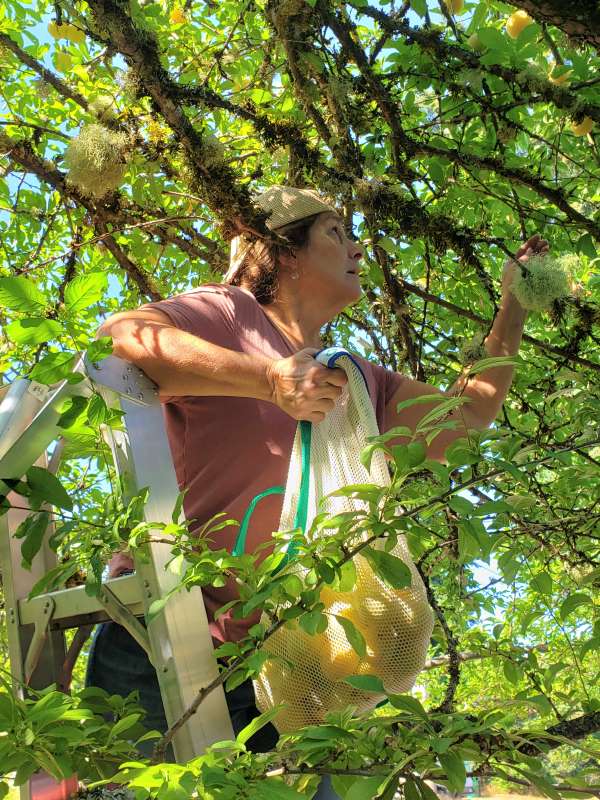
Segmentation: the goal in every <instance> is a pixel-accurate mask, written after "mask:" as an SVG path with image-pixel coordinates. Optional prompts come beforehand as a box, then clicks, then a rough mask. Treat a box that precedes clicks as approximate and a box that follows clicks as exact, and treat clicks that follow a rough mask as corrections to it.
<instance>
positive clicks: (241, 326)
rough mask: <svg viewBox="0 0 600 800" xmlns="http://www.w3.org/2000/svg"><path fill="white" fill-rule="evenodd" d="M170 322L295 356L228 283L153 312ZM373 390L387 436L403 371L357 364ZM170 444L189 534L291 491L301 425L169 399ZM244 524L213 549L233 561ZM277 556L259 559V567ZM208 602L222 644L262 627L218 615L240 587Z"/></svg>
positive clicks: (234, 407)
mask: <svg viewBox="0 0 600 800" xmlns="http://www.w3.org/2000/svg"><path fill="white" fill-rule="evenodd" d="M143 308H156V309H158V310H159V311H162V312H163V313H164V314H166V315H167V316H168V317H169V319H170V320H171V322H172V323H173V325H174V326H175V327H177V328H179V329H181V330H183V331H187V332H188V333H191V334H194V335H195V336H198V337H200V338H201V339H205V340H206V341H208V342H212V343H214V344H216V345H220V346H221V347H226V348H228V349H229V350H235V351H237V352H242V353H246V354H248V355H253V354H256V355H261V356H267V357H268V358H272V359H279V358H287V357H288V356H291V355H293V354H294V353H295V352H297V348H296V347H294V346H293V345H292V344H291V343H290V342H289V341H288V340H287V339H286V338H285V336H284V335H283V334H282V333H281V332H280V331H279V329H278V328H276V327H275V325H274V324H273V322H271V320H270V318H269V317H268V315H267V314H265V312H264V311H263V309H262V307H261V305H260V303H258V302H257V300H256V299H255V298H254V295H253V294H252V293H251V292H249V291H248V290H246V289H241V288H238V287H235V286H229V285H226V284H206V285H204V286H200V287H199V288H198V289H194V290H193V291H190V292H186V293H185V294H181V295H178V296H176V297H171V298H169V299H167V300H161V301H159V302H157V303H148V304H147V305H145V306H143ZM357 358H358V360H359V362H360V364H361V366H362V368H363V371H364V373H365V377H366V379H367V384H368V388H369V394H370V397H371V399H372V401H373V406H374V408H375V413H376V416H377V422H378V424H379V428H380V430H382V431H383V430H385V408H386V405H387V403H388V402H389V400H390V399H391V398H392V396H393V395H394V393H395V392H396V390H397V389H398V387H399V386H400V385H401V384H402V382H403V381H404V380H406V379H405V378H404V377H403V376H402V375H399V374H398V373H396V372H392V371H390V370H386V369H384V368H383V367H381V366H379V365H377V364H372V363H371V362H370V361H367V360H366V359H364V358H360V357H357ZM163 409H164V415H165V422H166V429H167V435H168V438H169V444H170V447H171V453H172V456H173V463H174V466H175V472H176V475H177V481H178V483H179V487H180V489H183V488H184V487H185V488H187V490H188V491H187V493H186V495H185V500H184V512H185V516H186V519H188V520H196V521H195V522H194V523H193V524H192V525H191V526H190V530H192V531H193V530H194V529H196V528H198V527H199V526H200V525H202V524H203V523H205V522H206V521H207V520H209V519H211V517H213V516H214V515H215V514H217V513H219V512H225V514H226V517H225V518H231V519H235V520H238V521H240V520H241V519H242V518H243V516H244V514H245V512H246V509H247V508H248V505H249V504H250V502H251V500H252V499H253V498H254V497H255V496H256V495H258V494H259V493H260V492H263V491H264V490H265V489H268V488H270V487H272V486H285V483H286V479H287V471H288V463H289V458H290V454H291V451H292V444H293V440H294V434H295V432H296V426H297V424H298V423H297V421H296V420H294V419H292V417H290V416H288V415H287V414H286V413H285V412H284V411H282V410H281V409H280V408H279V407H278V406H276V405H274V404H273V403H269V402H267V401H264V400H255V399H253V398H249V397H188V396H186V397H171V398H167V399H166V400H165V401H164V406H163ZM282 504H283V496H282V495H278V494H276V495H270V496H267V497H265V498H264V499H262V500H261V501H260V502H259V503H258V504H257V506H256V509H255V511H254V513H253V515H252V517H251V521H250V526H249V528H248V534H247V539H246V552H249V553H251V552H253V551H254V549H255V548H256V547H257V546H258V545H259V544H261V543H263V542H265V541H267V540H269V539H270V538H271V534H272V532H273V531H276V530H278V528H279V518H280V514H281V508H282ZM238 531H239V525H235V526H227V527H224V528H222V529H221V530H219V531H217V532H216V533H214V534H213V535H212V537H211V538H212V539H213V541H212V542H210V543H209V544H210V547H212V548H213V549H221V548H226V549H227V550H228V551H230V552H231V550H233V547H234V544H235V540H236V537H237V534H238ZM268 552H270V548H269V549H267V550H265V551H262V552H261V556H260V558H261V560H262V559H263V558H265V557H266V556H267V555H268ZM202 592H203V596H204V603H205V606H206V611H207V614H208V619H209V624H210V630H211V633H212V636H213V639H214V640H216V643H219V642H224V641H237V640H238V639H241V638H242V637H243V636H245V635H246V634H247V630H248V628H249V627H250V626H251V625H253V624H255V623H256V622H258V620H259V619H260V616H261V612H260V609H259V610H257V611H256V612H255V613H253V614H252V615H251V616H249V617H246V618H244V619H243V620H239V619H232V618H231V615H230V613H229V612H225V613H224V614H223V615H222V616H220V617H219V618H218V619H217V620H215V619H214V613H215V611H216V610H217V609H218V608H220V607H221V606H223V605H225V603H227V602H229V601H230V600H233V599H235V598H236V597H237V596H238V594H237V590H236V587H235V583H234V581H233V579H230V580H229V581H228V583H227V584H226V585H225V586H222V587H218V588H215V587H212V586H208V587H204V588H203V590H202Z"/></svg>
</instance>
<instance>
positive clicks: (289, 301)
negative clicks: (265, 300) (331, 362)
mask: <svg viewBox="0 0 600 800" xmlns="http://www.w3.org/2000/svg"><path fill="white" fill-rule="evenodd" d="M294 288H295V287H294ZM263 311H264V312H265V313H266V314H267V316H268V317H269V319H270V320H271V321H272V322H273V324H274V325H275V326H276V327H277V328H279V330H280V331H281V332H282V333H283V334H284V335H285V336H286V338H287V339H288V340H289V341H290V342H291V343H292V344H293V345H294V346H295V347H297V348H298V349H299V350H302V349H303V348H304V347H322V342H321V328H322V327H323V325H325V323H326V322H327V321H328V317H327V316H326V315H324V314H323V310H322V309H321V310H319V309H318V307H317V303H315V302H314V301H310V300H309V301H307V300H305V299H303V296H302V293H301V292H299V291H295V292H294V294H292V293H291V292H285V290H284V291H283V292H282V291H281V290H280V291H279V292H278V293H277V297H276V298H275V300H274V301H273V302H272V303H269V305H265V306H263ZM319 311H320V313H319Z"/></svg>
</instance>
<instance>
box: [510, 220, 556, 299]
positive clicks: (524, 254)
mask: <svg viewBox="0 0 600 800" xmlns="http://www.w3.org/2000/svg"><path fill="white" fill-rule="evenodd" d="M549 250H550V247H549V245H548V242H547V241H546V240H545V239H542V237H541V236H540V234H539V233H536V234H535V236H532V237H531V238H530V239H528V240H527V241H526V242H525V244H523V245H521V247H519V249H518V250H517V252H516V254H515V259H516V260H515V259H512V258H509V259H508V261H506V262H505V263H504V270H503V272H502V297H503V298H504V297H507V296H508V294H509V292H510V289H511V286H512V284H513V281H514V277H515V272H516V270H518V269H519V266H518V264H517V261H520V262H521V264H526V263H527V262H528V261H529V259H530V258H531V256H542V255H546V254H547V253H548V252H549Z"/></svg>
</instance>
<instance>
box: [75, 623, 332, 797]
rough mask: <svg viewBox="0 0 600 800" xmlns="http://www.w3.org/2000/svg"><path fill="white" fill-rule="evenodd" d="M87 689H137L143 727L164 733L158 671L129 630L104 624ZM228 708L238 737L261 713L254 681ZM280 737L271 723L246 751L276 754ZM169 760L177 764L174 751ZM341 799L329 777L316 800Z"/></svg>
mask: <svg viewBox="0 0 600 800" xmlns="http://www.w3.org/2000/svg"><path fill="white" fill-rule="evenodd" d="M85 684H86V686H98V687H99V688H100V689H104V690H105V691H107V692H109V694H118V695H121V696H122V697H126V696H127V695H128V694H129V693H130V692H131V691H133V690H134V689H137V690H138V691H139V695H140V705H141V706H142V708H144V710H145V711H146V717H145V719H144V720H143V723H144V725H145V727H146V728H148V729H149V730H157V731H161V733H162V732H164V731H166V730H167V727H168V725H167V720H166V717H165V711H164V708H163V704H162V698H161V696H160V689H159V686H158V679H157V677H156V671H155V670H154V667H153V666H152V664H151V663H150V661H149V660H148V656H147V655H146V653H145V651H144V650H143V648H142V647H140V645H139V644H138V643H137V642H136V641H135V639H134V638H133V637H132V636H130V635H129V633H127V631H126V630H125V628H122V627H121V626H120V625H117V623H116V622H104V623H103V624H102V625H99V626H98V627H97V628H96V631H95V634H94V639H93V641H92V646H91V648H90V656H89V660H88V666H87V673H86V676H85ZM225 699H226V701H227V707H228V708H229V713H230V715H231V724H232V727H233V731H234V733H235V735H236V736H237V734H238V733H239V732H240V731H241V730H242V728H245V727H246V725H248V723H250V722H251V721H252V720H253V719H254V718H255V717H257V716H258V715H259V714H260V712H259V710H258V709H257V708H256V698H255V696H254V687H253V686H252V681H251V680H247V681H245V682H244V683H242V684H240V685H239V686H237V687H236V688H235V689H232V691H230V692H226V693H225ZM278 738H279V734H278V733H277V729H276V728H275V726H274V725H272V724H271V723H270V722H269V723H268V724H267V725H265V726H264V727H263V728H261V729H260V730H259V731H257V732H256V733H255V734H254V736H251V737H250V739H248V741H247V742H246V747H247V748H248V749H249V750H251V751H252V752H253V753H265V752H267V751H268V750H273V749H274V748H275V745H276V744H277V740H278ZM154 744H155V740H149V741H146V742H142V743H141V744H140V745H139V750H140V752H141V753H142V754H143V755H145V756H147V757H149V756H150V755H151V753H152V750H153V748H154ZM168 758H169V760H171V761H172V760H174V757H173V752H172V750H171V749H170V752H169V754H168ZM335 798H338V795H337V794H335V793H334V792H333V790H332V789H331V784H330V781H329V777H328V776H325V778H324V779H323V781H322V782H321V785H320V787H319V789H318V790H317V794H316V795H315V796H314V798H313V800H335Z"/></svg>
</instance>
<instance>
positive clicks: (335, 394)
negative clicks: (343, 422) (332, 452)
mask: <svg viewBox="0 0 600 800" xmlns="http://www.w3.org/2000/svg"><path fill="white" fill-rule="evenodd" d="M318 352H319V351H318V350H317V349H316V348H314V347H306V348H304V350H300V351H299V352H298V353H294V355H293V356H289V358H280V359H277V360H276V361H272V362H271V364H270V365H269V367H268V379H269V384H270V386H271V402H272V403H275V405H277V406H279V408H280V409H281V410H282V411H285V413H286V414H289V415H290V417H292V418H293V419H297V420H308V421H309V422H321V420H323V419H325V415H326V414H328V413H329V412H330V411H331V410H332V409H333V408H334V406H335V404H336V402H337V400H338V399H339V397H340V395H341V394H342V387H343V386H344V385H345V384H346V383H347V382H348V378H347V376H346V373H345V372H344V370H343V369H339V368H338V367H334V368H333V369H332V368H330V367H324V366H323V365H322V364H320V363H319V362H318V361H316V360H315V358H314V356H315V354H316V353H318Z"/></svg>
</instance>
